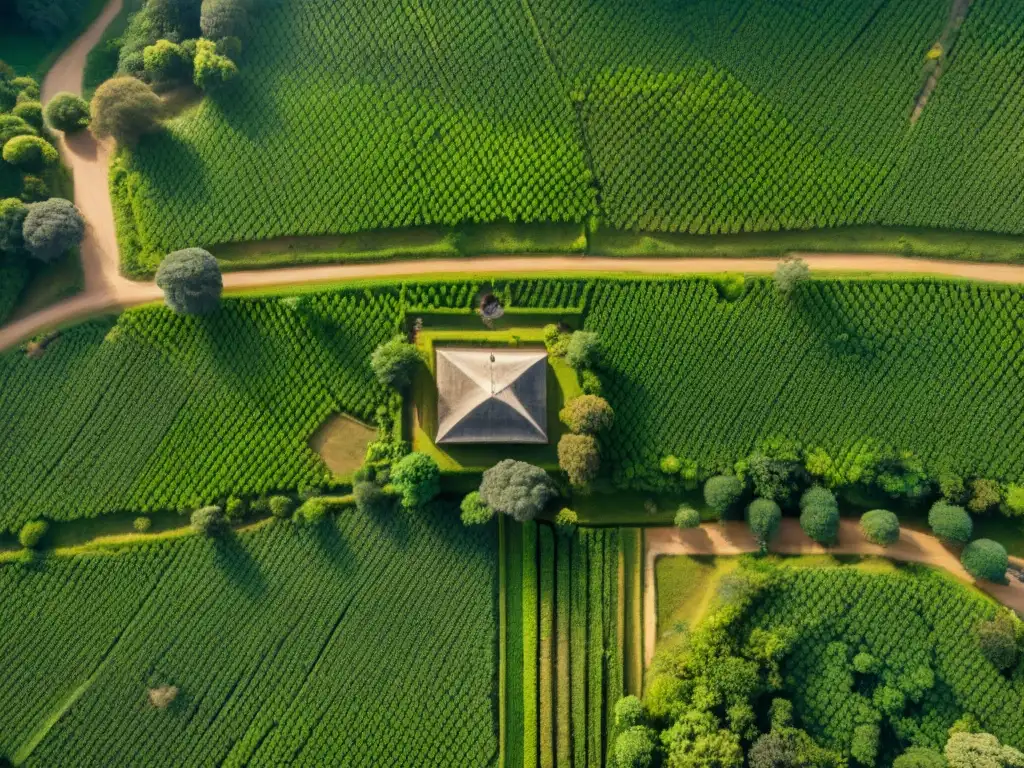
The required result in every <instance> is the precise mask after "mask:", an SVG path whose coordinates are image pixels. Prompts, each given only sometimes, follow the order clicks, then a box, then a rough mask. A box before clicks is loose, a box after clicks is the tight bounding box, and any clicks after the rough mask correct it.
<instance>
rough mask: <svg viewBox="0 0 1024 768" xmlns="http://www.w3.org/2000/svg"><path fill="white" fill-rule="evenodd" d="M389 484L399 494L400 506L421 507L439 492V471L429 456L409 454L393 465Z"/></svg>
mask: <svg viewBox="0 0 1024 768" xmlns="http://www.w3.org/2000/svg"><path fill="white" fill-rule="evenodd" d="M391 482H392V483H394V485H395V488H397V489H398V490H399V491H400V492H401V494H402V504H404V505H405V506H406V507H409V508H413V507H422V506H423V505H425V504H426V503H427V502H428V501H430V500H432V499H433V498H434V497H435V496H437V494H439V493H440V492H441V470H440V469H439V468H438V466H437V462H436V461H434V460H433V459H432V458H431V457H430V456H427V455H426V454H423V453H410V454H408V455H406V456H405V457H403V458H402V459H401V460H399V461H398V462H397V463H396V464H395V466H394V468H393V470H392V472H391Z"/></svg>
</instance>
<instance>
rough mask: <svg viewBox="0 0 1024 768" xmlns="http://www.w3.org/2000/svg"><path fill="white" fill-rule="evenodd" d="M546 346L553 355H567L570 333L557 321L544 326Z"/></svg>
mask: <svg viewBox="0 0 1024 768" xmlns="http://www.w3.org/2000/svg"><path fill="white" fill-rule="evenodd" d="M544 348H545V349H546V350H547V351H548V354H549V355H551V356H552V357H565V353H566V352H567V351H568V349H569V334H568V333H566V332H564V331H562V329H561V328H559V327H558V325H556V324H555V323H548V324H547V325H545V326H544Z"/></svg>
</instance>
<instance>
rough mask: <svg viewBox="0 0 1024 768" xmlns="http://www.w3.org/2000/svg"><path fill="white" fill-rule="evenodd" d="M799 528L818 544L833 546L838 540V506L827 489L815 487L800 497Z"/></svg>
mask: <svg viewBox="0 0 1024 768" xmlns="http://www.w3.org/2000/svg"><path fill="white" fill-rule="evenodd" d="M800 527H801V528H802V529H803V531H804V533H806V534H807V535H808V536H809V537H810V538H812V539H813V540H814V541H816V542H818V543H819V544H825V545H829V544H835V542H836V540H837V539H838V538H839V504H838V503H837V502H836V497H835V495H834V494H833V493H832V492H831V491H830V490H828V489H827V488H822V487H820V486H815V487H814V488H810V489H808V490H807V491H805V492H804V494H803V496H801V497H800Z"/></svg>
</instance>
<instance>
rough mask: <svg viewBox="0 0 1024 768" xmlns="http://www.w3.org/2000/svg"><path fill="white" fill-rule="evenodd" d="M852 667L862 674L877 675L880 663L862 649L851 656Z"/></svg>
mask: <svg viewBox="0 0 1024 768" xmlns="http://www.w3.org/2000/svg"><path fill="white" fill-rule="evenodd" d="M853 669H854V671H855V672H858V673H859V674H862V675H877V674H878V671H879V670H880V669H881V664H880V663H879V661H878V659H876V658H875V657H874V656H872V655H871V654H870V653H866V652H863V651H862V652H861V653H858V654H857V655H856V656H854V657H853Z"/></svg>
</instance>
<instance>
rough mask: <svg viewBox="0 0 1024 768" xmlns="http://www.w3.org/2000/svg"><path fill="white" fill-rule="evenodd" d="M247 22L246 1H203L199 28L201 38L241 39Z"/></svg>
mask: <svg viewBox="0 0 1024 768" xmlns="http://www.w3.org/2000/svg"><path fill="white" fill-rule="evenodd" d="M247 22H248V8H247V0H203V4H202V7H201V10H200V16H199V28H200V30H202V33H203V37H207V38H209V39H210V40H220V39H222V38H225V37H242V36H243V35H244V34H245V32H246V24H247Z"/></svg>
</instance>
